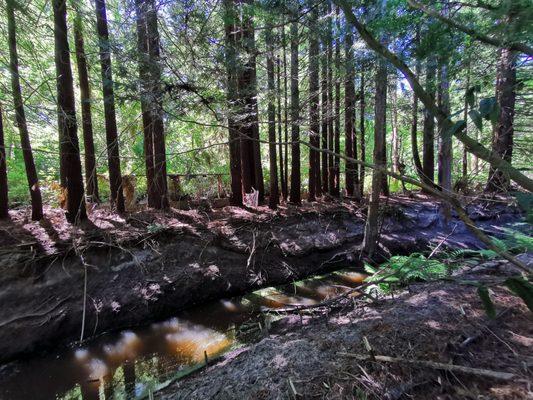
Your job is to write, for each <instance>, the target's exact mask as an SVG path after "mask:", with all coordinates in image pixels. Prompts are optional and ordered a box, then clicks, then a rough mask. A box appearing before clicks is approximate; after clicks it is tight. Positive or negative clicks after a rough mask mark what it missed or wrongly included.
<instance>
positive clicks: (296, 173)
mask: <svg viewBox="0 0 533 400" xmlns="http://www.w3.org/2000/svg"><path fill="white" fill-rule="evenodd" d="M294 7H295V8H296V6H294ZM296 15H297V11H296V10H295V12H294V13H293V22H291V31H290V35H291V193H290V201H291V203H293V204H300V203H301V189H300V186H301V183H300V121H299V119H300V114H299V112H300V91H299V87H298V84H299V79H298V21H297V18H294V17H295V16H296Z"/></svg>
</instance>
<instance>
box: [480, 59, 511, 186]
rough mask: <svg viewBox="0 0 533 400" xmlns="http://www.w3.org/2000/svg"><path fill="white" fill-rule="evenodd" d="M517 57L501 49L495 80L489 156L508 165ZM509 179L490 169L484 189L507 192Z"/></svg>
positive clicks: (492, 168) (500, 170)
mask: <svg viewBox="0 0 533 400" xmlns="http://www.w3.org/2000/svg"><path fill="white" fill-rule="evenodd" d="M516 60H517V55H516V53H515V52H513V51H511V50H509V49H500V60H499V64H498V75H497V77H496V101H497V103H498V106H499V115H498V121H497V123H496V124H495V126H494V130H493V133H492V152H493V153H495V154H497V155H498V156H499V157H501V158H502V159H503V160H505V161H507V162H508V163H509V164H511V161H512V156H513V136H514V127H513V123H514V114H515V101H516V89H515V86H516ZM509 186H510V180H509V175H508V174H507V173H506V172H505V171H504V170H502V169H498V168H495V167H494V166H492V165H491V167H490V170H489V179H488V181H487V187H486V189H487V190H488V191H491V192H506V191H507V190H509Z"/></svg>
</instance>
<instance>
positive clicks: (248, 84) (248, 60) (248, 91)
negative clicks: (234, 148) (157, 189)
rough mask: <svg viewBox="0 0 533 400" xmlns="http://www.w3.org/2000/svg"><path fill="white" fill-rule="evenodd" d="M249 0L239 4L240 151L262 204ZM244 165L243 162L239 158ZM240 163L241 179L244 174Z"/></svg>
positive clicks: (253, 40)
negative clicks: (242, 111) (242, 126)
mask: <svg viewBox="0 0 533 400" xmlns="http://www.w3.org/2000/svg"><path fill="white" fill-rule="evenodd" d="M253 2H254V1H253V0H245V1H243V8H242V42H241V44H242V49H243V52H244V58H245V65H244V68H243V74H242V75H243V76H242V85H239V89H240V90H242V92H241V96H242V97H243V99H244V106H245V118H244V120H245V125H246V126H245V128H246V132H247V134H246V136H247V137H249V138H250V139H246V143H245V146H244V149H241V152H242V151H243V150H244V151H247V152H249V156H245V158H247V157H249V160H248V162H249V164H248V165H250V175H251V186H252V187H253V188H254V189H256V190H257V191H258V192H259V202H263V201H264V197H265V187H264V182H263V169H262V166H261V151H260V146H259V113H258V105H257V66H256V49H255V30H254V12H253V7H254V5H253ZM243 163H244V159H243ZM245 165H247V164H243V177H244V174H245V173H246V172H245V171H244V168H245Z"/></svg>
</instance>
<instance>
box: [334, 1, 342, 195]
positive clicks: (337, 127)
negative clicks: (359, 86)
mask: <svg viewBox="0 0 533 400" xmlns="http://www.w3.org/2000/svg"><path fill="white" fill-rule="evenodd" d="M339 12H340V10H339V7H335V20H336V23H335V26H336V32H335V33H336V39H335V130H334V135H335V136H334V139H333V146H334V148H335V154H340V151H341V143H340V140H341V139H340V137H341V80H340V69H341V47H340V30H341V27H340V17H339ZM340 161H341V160H340V158H339V156H335V158H334V160H333V171H334V174H335V182H334V185H333V195H334V196H336V197H339V196H340Z"/></svg>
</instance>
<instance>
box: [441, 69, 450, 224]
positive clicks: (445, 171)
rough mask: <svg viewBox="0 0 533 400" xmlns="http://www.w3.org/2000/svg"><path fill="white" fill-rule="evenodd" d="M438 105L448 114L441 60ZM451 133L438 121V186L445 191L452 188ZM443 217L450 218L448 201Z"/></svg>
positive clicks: (447, 86) (445, 74) (447, 91)
mask: <svg viewBox="0 0 533 400" xmlns="http://www.w3.org/2000/svg"><path fill="white" fill-rule="evenodd" d="M439 107H440V109H441V110H443V111H444V112H445V113H446V114H448V115H449V114H450V83H449V81H448V66H447V64H446V61H442V62H441V65H440V68H439ZM452 157H453V155H452V135H449V134H448V132H446V124H444V123H443V121H439V173H438V177H439V181H438V182H439V186H440V188H441V190H442V191H444V192H445V193H448V194H449V193H450V192H451V190H452ZM442 210H443V213H444V218H445V220H446V221H449V220H450V218H451V207H450V205H449V204H448V203H444V204H443V205H442Z"/></svg>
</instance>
